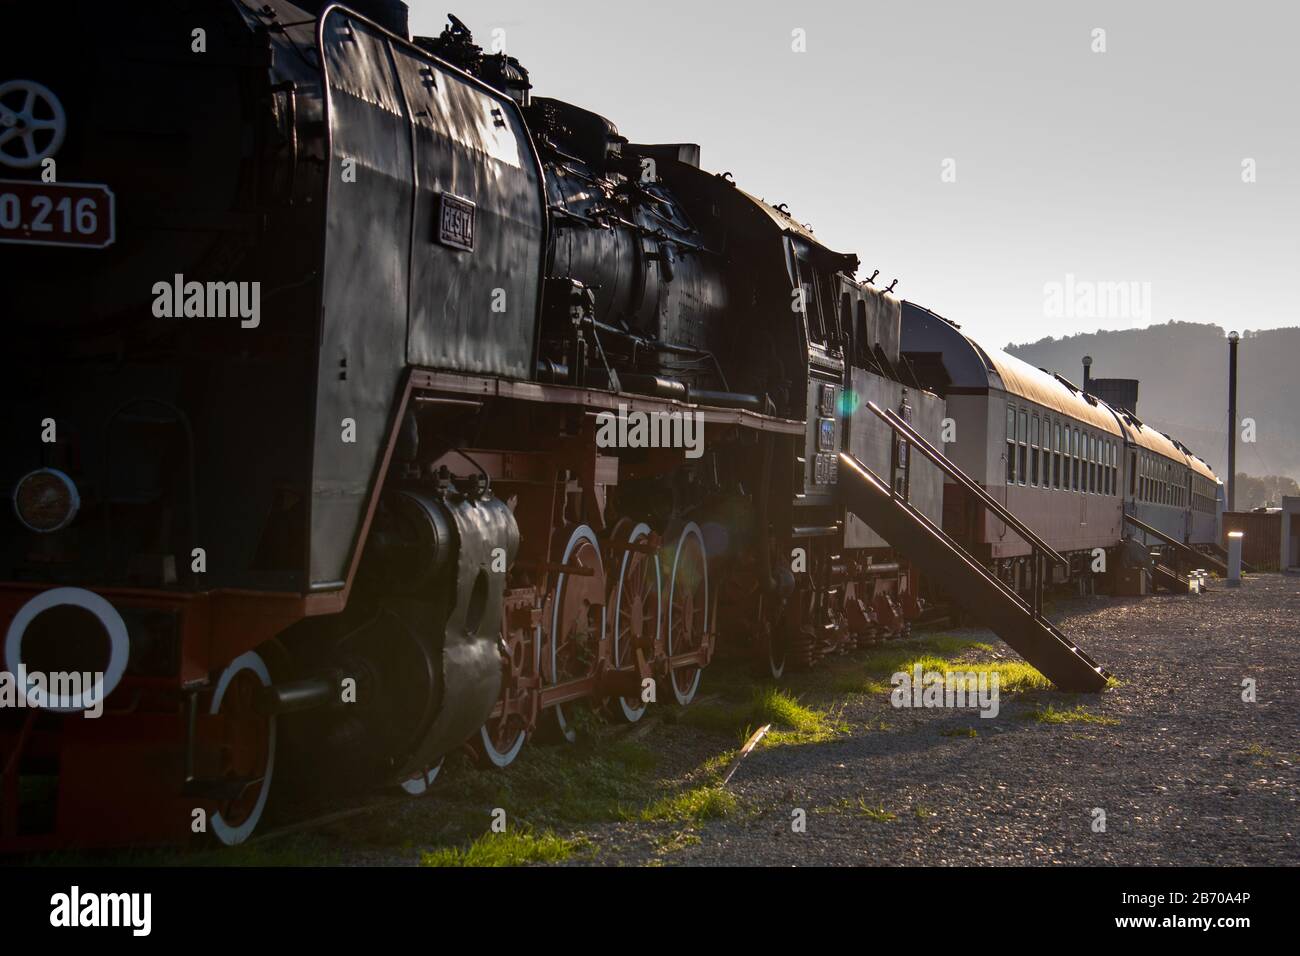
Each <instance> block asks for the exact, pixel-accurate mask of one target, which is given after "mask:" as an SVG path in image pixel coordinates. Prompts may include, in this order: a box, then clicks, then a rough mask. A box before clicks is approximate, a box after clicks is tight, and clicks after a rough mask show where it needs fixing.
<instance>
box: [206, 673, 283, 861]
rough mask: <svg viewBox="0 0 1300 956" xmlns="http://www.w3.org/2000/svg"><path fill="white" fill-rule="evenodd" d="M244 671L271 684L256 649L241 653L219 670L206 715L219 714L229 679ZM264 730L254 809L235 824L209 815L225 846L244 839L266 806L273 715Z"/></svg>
mask: <svg viewBox="0 0 1300 956" xmlns="http://www.w3.org/2000/svg"><path fill="white" fill-rule="evenodd" d="M245 670H250V671H252V672H253V673H254V674H256V675H257V679H258V680H260V681H261V682H262V686H263V687H270V686H271V674H270V671H268V670H267V669H266V663H265V662H264V661H263V660H262V658H261V656H260V655H259V654H258V653H257V652H256V651H248V652H247V653H245V654H241V655H240V656H239V657H236V658H235V659H234V660H233V661H231V662H230V665H229V666H228V667H227V668H226V669H225V670H224V671H222V672H221V677H220V678H218V680H217V688H216V690H214V691H213V692H212V706H211V707H209V708H208V713H209V714H214V715H215V714H219V713H221V701H222V699H223V698H224V697H225V696H226V691H227V690H228V689H229V688H230V682H231V681H232V680H234V678H235V675H236V674H238V673H239V672H240V671H245ZM266 733H267V742H266V770H265V772H264V773H263V774H262V789H261V792H260V793H258V795H257V803H255V804H254V805H253V809H252V810H251V811H250V812H249V814H248V819H246V820H245V821H244V822H243V823H241V824H239V825H238V826H231V825H230V824H229V823H227V822H226V821H225V820H224V819H223V818H222V816H221V811H220V810H218V811H217V812H216V813H214V814H213V815H212V832H213V834H214V835H215V836H216V838H217V839H218V840H220V841H221V842H222V843H223V844H225V845H226V846H236V845H238V844H240V843H243V842H244V841H245V840H247V839H248V838H249V837H250V836H251V835H252V833H253V831H254V830H255V829H257V824H258V822H259V821H260V820H261V819H262V811H264V810H265V809H266V798H267V796H268V795H269V794H270V792H271V773H272V771H273V770H274V769H275V715H274V714H272V715H271V716H270V717H268V718H267V728H266Z"/></svg>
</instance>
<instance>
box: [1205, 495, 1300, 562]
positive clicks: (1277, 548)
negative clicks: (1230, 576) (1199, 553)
mask: <svg viewBox="0 0 1300 956" xmlns="http://www.w3.org/2000/svg"><path fill="white" fill-rule="evenodd" d="M1288 500H1290V501H1294V502H1296V511H1297V513H1298V514H1300V498H1291V499H1288ZM1282 522H1283V518H1282V509H1281V508H1260V509H1259V510H1258V511H1225V512H1224V513H1223V541H1222V544H1223V546H1224V547H1225V548H1226V547H1227V546H1228V532H1230V531H1240V532H1241V533H1242V534H1243V536H1244V537H1243V539H1242V542H1241V559H1242V560H1243V561H1245V562H1246V563H1247V564H1249V565H1250V566H1251V567H1253V568H1254V569H1255V570H1256V571H1277V570H1279V569H1281V568H1284V567H1286V566H1287V565H1285V564H1284V563H1283V560H1284V556H1283V553H1282V542H1283V540H1284V538H1283V536H1282ZM1295 524H1296V525H1297V526H1298V527H1300V520H1298V521H1296V522H1295ZM1291 560H1293V561H1294V560H1295V559H1294V558H1292V559H1291Z"/></svg>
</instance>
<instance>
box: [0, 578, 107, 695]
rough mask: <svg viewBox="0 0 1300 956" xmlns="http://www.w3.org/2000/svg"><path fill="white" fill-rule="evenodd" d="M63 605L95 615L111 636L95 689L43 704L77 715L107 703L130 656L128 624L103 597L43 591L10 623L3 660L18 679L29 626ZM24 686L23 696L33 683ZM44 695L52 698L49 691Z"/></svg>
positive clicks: (76, 590)
mask: <svg viewBox="0 0 1300 956" xmlns="http://www.w3.org/2000/svg"><path fill="white" fill-rule="evenodd" d="M63 605H68V606H71V607H79V608H82V609H83V610H86V611H89V612H90V613H91V614H93V615H95V617H96V619H98V621H99V623H100V626H101V627H103V628H104V633H105V634H106V635H107V636H108V645H109V651H108V666H107V667H106V668H104V673H103V677H102V678H101V679H100V680H98V681H96V683H95V686H94V687H93V688H89V689H87V688H83V689H82V691H81V693H80V694H75V695H71V696H61V697H59V698H58V699H57V700H56V701H50V702H49V703H48V704H44V705H42V706H44V709H46V710H52V711H54V712H56V713H60V714H75V713H80V712H81V711H83V710H86V709H87V708H89V707H91V706H93V705H95V704H97V703H100V702H102V701H104V700H106V699H107V698H108V695H109V694H111V693H113V691H114V690H116V689H117V685H118V682H119V681H121V680H122V675H123V674H125V673H126V664H127V661H128V660H129V659H130V657H131V641H130V638H129V637H128V635H127V631H126V622H125V621H123V620H122V615H121V614H119V613H118V611H117V608H115V607H113V605H111V604H109V603H108V601H106V600H104V598H102V597H100V596H99V595H98V594H96V593H95V592H93V591H87V590H86V589H85V588H51V589H50V590H48V591H42V592H41V593H40V594H38V595H36V596H35V597H34V598H32V599H31V600H30V601H28V602H27V603H26V604H24V605H23V606H22V607H20V608H19V609H18V613H17V614H15V615H14V617H13V620H12V621H10V622H9V630H8V632H6V634H5V649H4V661H5V669H6V670H8V671H9V673H10V674H14V675H15V676H16V675H17V674H18V672H19V669H20V665H21V664H22V659H23V657H22V649H23V636H24V635H25V634H26V632H27V628H28V626H29V625H30V624H31V623H32V621H34V620H35V619H36V617H37V615H39V614H41V613H43V612H45V611H48V610H50V609H51V608H55V607H60V606H63ZM25 683H27V686H26V687H24V688H23V692H24V694H26V692H27V691H28V690H29V689H30V687H31V684H30V682H25ZM44 696H46V697H48V696H49V695H48V691H47V692H46V694H45V695H44Z"/></svg>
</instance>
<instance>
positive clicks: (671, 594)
mask: <svg viewBox="0 0 1300 956" xmlns="http://www.w3.org/2000/svg"><path fill="white" fill-rule="evenodd" d="M708 611H709V559H708V555H707V553H706V552H705V550H704V535H703V534H701V533H700V528H699V525H697V524H696V523H695V522H694V521H690V522H687V523H686V525H685V526H684V527H683V528H682V530H681V533H680V534H679V535H678V537H677V543H676V546H675V547H674V548H673V557H672V572H671V576H670V578H669V584H668V622H667V623H668V640H667V643H668V656H669V657H670V658H671V657H673V656H675V655H680V654H687V653H690V652H691V651H695V650H699V649H700V648H701V647H702V646H703V645H704V642H705V640H706V639H707V633H708V626H709V620H708V617H709V614H708ZM701 675H702V668H701V667H700V665H698V664H682V665H680V666H678V667H671V666H670V670H669V672H668V683H669V684H670V685H671V686H672V690H673V697H674V698H676V700H677V703H678V704H681V705H683V706H685V705H686V704H689V703H690V702H691V701H692V700H694V699H695V694H696V692H697V691H698V690H699V689H700V677H701Z"/></svg>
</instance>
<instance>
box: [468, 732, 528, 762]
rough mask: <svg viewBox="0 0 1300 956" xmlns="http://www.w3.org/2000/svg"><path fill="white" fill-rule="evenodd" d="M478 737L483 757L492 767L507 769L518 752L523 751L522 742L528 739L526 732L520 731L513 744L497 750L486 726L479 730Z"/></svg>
mask: <svg viewBox="0 0 1300 956" xmlns="http://www.w3.org/2000/svg"><path fill="white" fill-rule="evenodd" d="M478 733H479V737H480V738H481V740H482V744H483V755H484V756H485V757H487V758H488V760H489V761H490V762H491V763H492V765H493V766H494V767H508V766H509V765H510V764H512V763H514V762H515V758H516V757H518V756H519V751H521V750H523V749H524V741H525V740H526V739H527V737H528V732H527V731H526V730H520V731H519V733H518V734H516V735H515V742H514V743H513V744H511V745H510V746H509V747H508V748H507V749H505V750H498V749H497V745H496V744H495V743H493V742H492V735H491V734H490V733H489V732H488V729H487V725H486V724H484V725H483V726H482V727H480V728H479V732H478Z"/></svg>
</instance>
